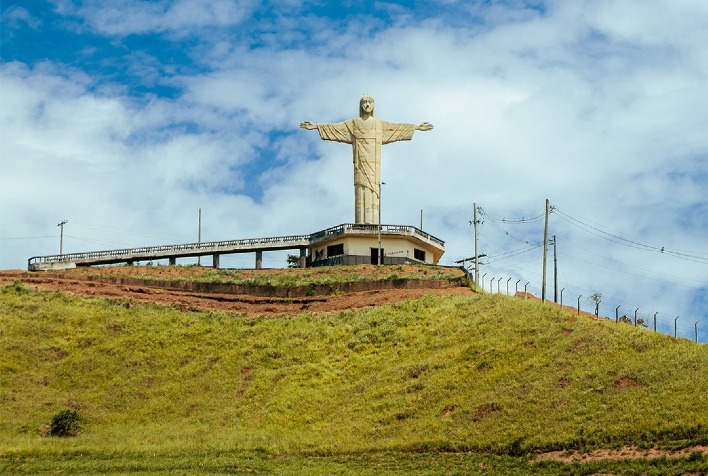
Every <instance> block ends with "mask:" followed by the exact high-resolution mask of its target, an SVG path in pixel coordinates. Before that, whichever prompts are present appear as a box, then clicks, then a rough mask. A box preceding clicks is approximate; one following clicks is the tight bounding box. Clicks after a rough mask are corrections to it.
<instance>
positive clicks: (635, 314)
mask: <svg viewBox="0 0 708 476" xmlns="http://www.w3.org/2000/svg"><path fill="white" fill-rule="evenodd" d="M637 312H639V308H637V309H635V310H634V327H637Z"/></svg>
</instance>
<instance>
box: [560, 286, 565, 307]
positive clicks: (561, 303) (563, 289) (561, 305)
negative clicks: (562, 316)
mask: <svg viewBox="0 0 708 476" xmlns="http://www.w3.org/2000/svg"><path fill="white" fill-rule="evenodd" d="M563 291H565V288H562V289H561V302H560V308H561V309H563Z"/></svg>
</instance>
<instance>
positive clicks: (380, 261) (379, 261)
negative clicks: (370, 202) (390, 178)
mask: <svg viewBox="0 0 708 476" xmlns="http://www.w3.org/2000/svg"><path fill="white" fill-rule="evenodd" d="M382 185H386V182H379V252H378V256H377V257H376V263H378V264H380V265H381V264H383V260H382V259H381V186H382Z"/></svg>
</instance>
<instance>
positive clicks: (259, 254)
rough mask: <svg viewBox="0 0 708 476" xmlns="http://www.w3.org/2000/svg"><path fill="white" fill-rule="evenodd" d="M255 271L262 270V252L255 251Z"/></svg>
mask: <svg viewBox="0 0 708 476" xmlns="http://www.w3.org/2000/svg"><path fill="white" fill-rule="evenodd" d="M256 269H263V251H261V250H258V251H256Z"/></svg>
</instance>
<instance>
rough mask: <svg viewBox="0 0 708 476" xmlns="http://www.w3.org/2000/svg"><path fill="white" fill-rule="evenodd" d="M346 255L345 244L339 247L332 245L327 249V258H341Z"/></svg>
mask: <svg viewBox="0 0 708 476" xmlns="http://www.w3.org/2000/svg"><path fill="white" fill-rule="evenodd" d="M343 254H344V243H340V244H338V245H330V246H328V247H327V257H328V258H329V257H330V256H339V255H343Z"/></svg>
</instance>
